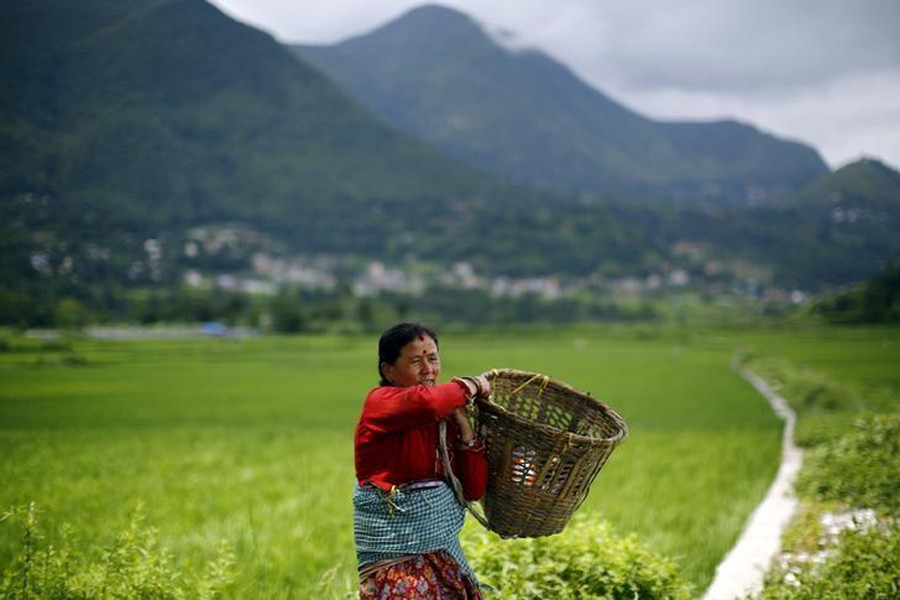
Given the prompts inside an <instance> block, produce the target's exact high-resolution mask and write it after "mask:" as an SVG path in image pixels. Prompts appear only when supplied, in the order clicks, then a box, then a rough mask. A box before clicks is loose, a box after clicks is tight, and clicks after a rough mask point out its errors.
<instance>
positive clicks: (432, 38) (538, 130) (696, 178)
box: [289, 5, 828, 201]
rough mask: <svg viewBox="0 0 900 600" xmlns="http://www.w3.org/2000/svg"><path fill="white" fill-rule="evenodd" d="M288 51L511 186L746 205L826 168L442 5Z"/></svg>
mask: <svg viewBox="0 0 900 600" xmlns="http://www.w3.org/2000/svg"><path fill="white" fill-rule="evenodd" d="M289 47H290V48H291V49H292V50H293V51H294V52H295V53H296V54H297V55H298V56H301V57H303V58H305V59H307V60H310V61H311V62H312V63H314V64H316V65H317V66H319V67H320V68H322V69H323V71H324V72H326V73H327V74H329V75H330V76H331V77H333V78H334V80H335V81H336V82H337V83H338V84H339V85H341V86H343V87H344V89H346V90H347V91H348V92H349V93H350V94H351V95H353V97H355V98H356V99H357V100H358V101H360V102H361V103H362V104H363V105H365V106H367V107H369V108H370V109H371V110H373V112H375V113H376V114H378V115H380V116H381V117H382V118H384V119H385V120H386V121H387V122H388V123H390V124H391V125H392V126H394V127H396V128H397V129H399V130H400V131H404V132H405V133H409V134H411V135H415V136H417V137H419V138H420V139H423V140H425V141H427V142H429V143H431V144H433V145H435V146H436V147H438V148H440V149H442V150H444V151H445V152H447V153H448V154H450V155H451V156H454V157H455V158H458V159H461V160H463V161H465V162H467V163H468V164H471V165H475V166H479V167H480V168H483V169H485V170H487V171H489V172H491V173H493V174H495V175H499V176H502V177H504V178H505V179H507V180H510V181H514V182H516V183H522V184H529V185H537V186H539V187H544V188H550V189H556V190H558V191H563V192H575V193H594V194H599V195H608V196H617V197H626V196H630V197H643V196H648V195H650V196H655V197H660V196H664V197H668V198H669V199H690V198H691V197H692V196H697V195H702V194H703V193H706V194H709V190H710V189H713V190H718V191H717V192H714V194H713V195H716V194H717V195H718V196H719V197H720V198H724V199H726V200H738V201H745V200H747V198H748V197H749V196H753V197H758V196H760V195H761V194H765V195H767V196H768V197H775V196H776V195H778V194H780V193H783V192H790V191H792V190H794V189H797V188H799V187H801V186H802V185H803V184H805V183H807V182H809V181H811V180H812V179H813V178H815V177H817V176H819V175H822V174H824V173H826V172H828V168H827V166H826V165H825V163H824V161H822V159H821V157H820V156H819V155H818V153H817V152H816V151H815V150H814V149H812V148H810V147H808V146H805V145H803V144H801V143H799V142H794V141H787V140H781V139H778V138H776V137H775V136H772V135H770V134H765V133H762V132H760V131H759V130H757V129H756V128H755V127H752V126H750V125H746V124H743V123H739V122H736V121H726V122H724V123H716V122H684V123H682V122H673V121H666V122H657V121H653V120H651V119H648V118H646V117H644V116H642V115H639V114H638V113H636V112H634V111H631V110H630V109H628V108H626V107H624V106H622V105H620V104H618V103H616V102H615V101H613V100H612V99H611V98H609V97H608V96H606V95H605V94H603V93H602V92H601V91H598V90H596V89H595V88H593V87H591V86H590V85H588V84H587V83H585V82H584V81H582V80H581V79H579V78H578V77H577V76H576V74H575V73H574V72H573V71H572V70H571V69H569V68H568V67H566V66H564V65H562V64H560V63H559V62H557V61H555V60H554V59H552V58H550V57H549V56H547V55H546V54H544V53H542V52H540V51H538V50H535V49H527V50H519V51H515V52H513V51H509V50H508V49H506V48H504V47H502V46H499V45H498V44H497V43H495V42H494V40H493V39H492V38H491V37H490V36H489V35H488V34H487V33H486V32H485V31H484V30H483V29H482V28H481V27H480V26H479V25H478V24H477V23H476V22H475V21H473V20H472V19H470V18H469V17H467V16H465V15H464V14H462V13H459V12H457V11H454V10H452V9H448V8H446V7H440V6H434V5H426V6H423V7H418V8H415V9H412V10H411V11H409V12H407V13H405V14H404V15H402V16H400V17H399V18H398V19H396V20H394V21H392V22H390V23H388V24H385V25H383V26H382V27H380V28H377V29H375V30H373V31H371V32H369V33H367V34H363V35H359V36H355V37H353V38H350V39H348V40H345V41H343V42H339V43H337V44H332V45H327V46H323V45H316V46H313V45H298V44H294V45H290V46H289ZM523 124H526V125H523ZM726 154H727V156H725V159H724V160H723V158H722V157H723V155H726ZM667 188H668V189H667ZM704 190H705V191H704Z"/></svg>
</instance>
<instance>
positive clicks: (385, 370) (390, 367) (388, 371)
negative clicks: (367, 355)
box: [381, 362, 394, 385]
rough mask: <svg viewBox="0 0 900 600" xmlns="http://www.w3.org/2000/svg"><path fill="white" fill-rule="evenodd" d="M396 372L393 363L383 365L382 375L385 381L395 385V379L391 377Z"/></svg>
mask: <svg viewBox="0 0 900 600" xmlns="http://www.w3.org/2000/svg"><path fill="white" fill-rule="evenodd" d="M393 370H394V365H392V364H391V363H387V362H383V363H381V375H382V376H383V377H384V379H385V381H387V382H388V383H390V384H391V385H393V383H394V378H393V377H392V376H391V371H393Z"/></svg>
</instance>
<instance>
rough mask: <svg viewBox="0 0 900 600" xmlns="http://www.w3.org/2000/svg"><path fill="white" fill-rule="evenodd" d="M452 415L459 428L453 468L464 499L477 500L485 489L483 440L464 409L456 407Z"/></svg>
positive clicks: (486, 466) (486, 468)
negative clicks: (474, 429) (457, 476)
mask: <svg viewBox="0 0 900 600" xmlns="http://www.w3.org/2000/svg"><path fill="white" fill-rule="evenodd" d="M452 416H453V420H454V422H455V423H456V426H457V428H458V430H459V436H458V438H457V445H456V452H455V454H456V457H457V458H456V461H455V462H456V464H455V466H454V469H455V471H456V472H457V473H458V474H459V480H460V483H461V484H462V488H463V496H464V497H465V499H466V500H470V501H471V500H478V499H479V498H481V497H482V496H484V493H485V492H486V491H487V476H488V463H487V459H486V458H485V455H484V442H483V441H482V440H481V439H480V438H477V437H476V436H475V432H474V431H473V429H472V423H471V422H470V421H469V415H468V414H466V409H464V408H458V409H456V410H454V411H453V413H452Z"/></svg>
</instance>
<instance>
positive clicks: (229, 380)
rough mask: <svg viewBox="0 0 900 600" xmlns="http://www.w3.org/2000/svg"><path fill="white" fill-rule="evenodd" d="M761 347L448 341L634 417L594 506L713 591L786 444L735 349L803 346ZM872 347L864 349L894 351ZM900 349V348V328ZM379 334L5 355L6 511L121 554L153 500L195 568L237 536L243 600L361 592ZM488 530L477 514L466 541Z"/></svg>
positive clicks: (92, 346) (483, 363) (8, 536)
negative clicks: (359, 558) (356, 533)
mask: <svg viewBox="0 0 900 600" xmlns="http://www.w3.org/2000/svg"><path fill="white" fill-rule="evenodd" d="M829 335H830V334H828V335H822V336H821V338H822V339H820V338H818V337H817V338H815V344H816V347H817V348H818V350H817V352H824V349H823V348H821V347H823V346H827V347H829V348H831V352H832V354H827V356H828V357H832V358H833V357H836V356H839V353H840V351H841V349H842V348H843V346H844V341H843V340H842V339H834V340H832V339H829ZM751 337H752V336H746V335H739V334H722V333H716V334H704V335H688V334H677V333H676V334H659V335H657V334H654V333H650V334H647V333H645V334H641V332H640V331H637V330H626V331H618V330H613V329H583V330H574V329H573V330H564V331H557V332H549V331H536V330H532V331H528V332H520V333H515V332H501V333H497V334H492V335H486V334H484V335H476V334H462V333H460V334H449V333H448V334H447V335H445V336H443V338H442V354H443V359H444V377H445V378H446V377H449V376H451V375H453V374H471V373H478V372H481V371H484V370H486V369H488V368H492V367H503V366H508V367H516V368H520V369H526V370H535V371H540V372H543V373H547V374H550V375H552V376H554V377H557V378H559V379H562V380H564V381H566V382H568V383H570V384H572V385H574V386H576V387H579V388H581V389H585V390H588V391H590V392H591V393H593V394H594V395H595V396H597V397H598V398H600V399H601V400H604V401H606V402H607V403H608V404H610V405H611V406H612V407H613V408H615V409H616V410H617V411H619V412H620V413H621V414H622V415H623V416H624V417H625V418H626V420H627V422H628V424H629V427H630V435H629V437H628V439H627V440H626V441H625V443H624V444H623V445H622V446H620V447H619V448H618V449H617V450H616V451H615V452H614V453H613V456H612V458H611V459H610V461H609V463H608V464H607V465H606V466H605V467H604V469H603V471H602V472H601V474H600V477H599V478H598V479H597V481H596V482H595V484H594V486H593V489H592V492H591V494H590V496H589V497H588V500H587V501H586V502H585V504H584V506H583V507H582V509H581V511H580V512H582V513H584V514H585V515H587V516H590V515H596V516H602V517H604V518H606V519H608V520H609V521H610V522H611V524H612V527H613V529H614V530H615V531H616V532H618V533H620V534H622V535H624V534H629V533H632V532H634V533H636V534H637V535H638V536H639V538H640V539H641V540H642V541H643V542H646V543H647V544H648V545H649V546H650V547H651V548H652V549H653V550H654V552H658V553H660V554H662V555H665V556H669V557H672V558H674V559H676V560H677V561H678V564H679V568H680V569H681V570H682V572H683V574H684V575H685V577H686V578H687V579H688V580H689V581H690V582H692V583H693V584H694V585H695V586H696V587H697V589H702V588H703V587H704V586H705V585H707V584H708V583H709V582H710V580H711V578H712V575H713V571H714V568H715V565H716V564H717V562H718V560H720V558H721V557H722V555H723V554H724V553H725V552H726V551H727V549H728V548H729V547H730V545H731V544H732V543H733V541H734V539H735V538H736V536H737V535H738V533H739V531H740V527H741V525H742V523H743V521H744V520H745V519H746V517H747V515H748V514H749V512H750V511H751V510H752V508H753V507H754V506H755V505H756V503H758V501H759V500H760V499H761V498H762V497H763V495H764V493H765V491H766V489H767V487H768V485H769V482H770V481H771V479H772V478H773V477H774V474H775V471H776V470H777V463H778V457H779V451H780V431H781V424H780V422H779V421H778V420H777V419H776V418H775V417H774V416H773V415H772V414H771V412H770V410H769V408H768V406H767V405H766V404H765V401H764V400H762V399H761V398H760V397H759V396H757V395H756V394H755V392H753V390H752V389H750V387H749V386H748V385H746V384H745V383H744V382H743V381H742V380H741V379H740V378H739V377H738V376H737V375H735V374H734V373H733V372H731V370H730V369H729V363H730V360H731V358H732V354H733V351H734V349H735V348H737V347H738V346H741V345H744V346H747V345H749V344H756V345H757V346H759V347H761V348H767V349H770V348H772V347H780V345H781V344H786V347H789V348H792V349H794V351H796V352H800V351H801V350H800V349H801V348H802V347H803V344H802V343H800V342H799V341H798V340H797V339H796V338H792V337H791V336H789V335H788V336H785V335H782V334H769V335H767V336H757V337H755V338H752V339H751ZM864 338H865V339H864V341H863V342H861V343H860V345H859V348H855V350H854V351H855V352H856V353H860V352H862V351H861V348H865V349H867V350H866V352H868V351H869V350H871V348H872V345H873V344H875V345H877V344H879V343H880V341H879V340H878V337H877V336H876V335H874V334H873V335H871V336H864ZM890 339H891V340H892V341H891V342H890V343H891V344H893V346H891V347H892V348H896V347H897V346H898V341H897V340H898V336H897V335H896V333H894V334H891V338H890ZM823 340H824V341H823ZM375 342H376V340H375V339H374V337H373V338H353V337H313V338H277V339H255V340H240V341H239V340H202V341H190V342H187V341H182V342H149V341H143V342H107V343H98V342H83V341H82V342H75V345H74V347H73V350H72V351H71V352H68V353H67V352H59V351H58V350H53V349H50V350H48V351H46V352H43V353H41V352H38V351H37V347H36V344H35V343H30V344H31V345H30V347H26V346H28V343H26V342H25V341H21V340H14V341H13V342H11V344H9V345H8V347H7V349H6V351H5V352H3V353H2V354H0V456H2V459H0V477H2V480H3V481H4V482H5V484H4V486H3V487H2V489H0V506H5V507H8V506H24V505H27V504H28V503H30V502H32V501H34V502H36V503H37V505H38V506H39V507H40V509H41V510H42V515H41V518H42V522H43V524H44V529H45V532H46V535H47V537H48V540H53V539H56V538H58V535H59V534H58V532H59V530H60V528H61V527H62V524H63V523H68V524H70V525H71V526H72V528H73V530H74V531H76V532H78V536H79V539H80V540H81V543H82V544H83V545H84V549H85V550H86V549H88V548H89V547H94V546H97V547H102V546H103V545H104V544H108V543H110V542H111V541H112V540H113V539H114V536H115V535H116V533H117V532H119V531H122V530H123V529H125V528H126V527H127V526H128V523H129V520H130V519H131V516H132V515H133V512H134V509H135V506H136V505H137V504H138V503H141V504H142V505H143V513H144V515H145V521H146V523H147V525H148V526H152V527H154V528H156V529H157V530H158V539H159V543H160V545H161V546H164V547H165V548H167V549H168V550H170V551H171V553H172V560H173V561H174V562H175V564H176V566H177V567H178V568H179V569H182V570H184V571H185V572H190V571H192V570H197V569H201V568H203V566H204V565H205V564H207V563H209V562H210V561H213V560H215V559H216V556H217V552H218V550H219V548H220V542H222V541H224V542H225V543H226V544H228V545H229V546H230V547H231V549H232V550H233V551H234V553H235V558H236V563H235V582H234V585H233V587H232V588H230V594H231V595H232V596H233V597H236V598H251V597H265V598H293V597H346V595H347V594H348V593H349V592H350V590H352V589H353V586H354V581H355V557H354V553H353V544H352V531H351V510H352V509H351V504H350V492H351V488H352V485H353V464H352V433H353V427H354V424H355V420H356V417H357V415H358V411H359V407H360V403H361V400H362V397H363V395H364V394H365V392H366V391H367V389H368V388H369V387H370V386H371V385H373V384H374V383H375V381H376V376H375V345H376V344H375ZM879 352H881V353H883V351H879V350H873V351H872V355H880V354H879ZM67 356H68V358H67ZM822 356H826V354H822ZM73 357H74V358H73ZM895 364H896V363H895ZM74 365H81V366H74ZM865 368H868V367H865ZM860 370H861V371H862V370H864V369H863V365H862V364H861V365H860ZM853 373H855V371H852V369H851V370H848V377H850V376H851V375H853ZM870 375H871V373H868V372H866V373H863V374H860V375H858V378H859V381H866V380H867V378H868V377H870ZM877 375H878V377H881V378H884V379H885V380H889V379H890V376H889V375H885V374H884V373H883V369H882V370H880V371H878V374H877ZM477 527H478V525H477V524H475V523H473V522H472V520H470V522H469V523H467V532H471V531H472V530H473V528H477ZM563 535H565V534H563ZM19 544H20V540H19V532H18V530H16V528H15V527H14V526H13V525H12V524H11V523H4V524H0V568H3V567H5V566H6V565H8V564H9V562H10V560H11V557H12V556H13V555H14V554H15V553H16V552H18V551H19V550H18V547H19ZM499 544H500V545H499V547H498V552H502V551H503V546H502V542H500V543H499Z"/></svg>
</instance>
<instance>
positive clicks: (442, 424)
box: [438, 421, 491, 529]
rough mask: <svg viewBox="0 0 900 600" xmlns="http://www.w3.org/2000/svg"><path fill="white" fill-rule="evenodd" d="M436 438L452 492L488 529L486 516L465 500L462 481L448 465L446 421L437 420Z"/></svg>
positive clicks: (473, 504) (472, 503)
mask: <svg viewBox="0 0 900 600" xmlns="http://www.w3.org/2000/svg"><path fill="white" fill-rule="evenodd" d="M438 440H439V442H440V443H439V444H438V452H439V453H440V455H441V464H442V465H443V466H444V474H445V475H446V476H447V480H448V481H449V482H450V487H451V488H453V493H454V494H456V499H457V500H458V501H459V503H460V504H462V505H463V506H464V507H465V508H466V509H468V511H469V512H470V513H472V516H473V517H475V518H476V519H477V520H478V522H479V523H481V524H482V525H484V527H485V528H486V529H490V528H491V527H490V525H488V521H487V518H486V517H485V516H484V515H481V514H478V511H477V510H476V509H475V503H474V502H468V501H467V500H466V497H465V495H464V494H463V489H462V483H460V481H459V479H457V477H456V474H455V473H454V472H453V469H452V468H451V467H450V453H449V452H448V451H447V421H439V422H438Z"/></svg>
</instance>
